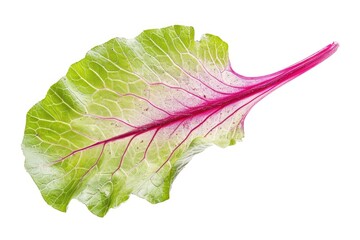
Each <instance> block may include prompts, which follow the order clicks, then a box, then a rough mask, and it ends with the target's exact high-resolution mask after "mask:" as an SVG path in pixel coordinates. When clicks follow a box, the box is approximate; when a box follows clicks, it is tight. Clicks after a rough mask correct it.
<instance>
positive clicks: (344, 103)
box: [0, 0, 360, 240]
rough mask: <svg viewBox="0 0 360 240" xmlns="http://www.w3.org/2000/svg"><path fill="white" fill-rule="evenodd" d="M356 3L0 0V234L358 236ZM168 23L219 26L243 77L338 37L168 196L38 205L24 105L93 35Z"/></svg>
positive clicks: (97, 38) (99, 39) (199, 30)
mask: <svg viewBox="0 0 360 240" xmlns="http://www.w3.org/2000/svg"><path fill="white" fill-rule="evenodd" d="M356 2H357V1H355V0H354V1H346V0H340V1H335V0H334V1H331V0H327V1H325V0H324V1H314V0H311V1H310V0H302V1H280V0H273V1H260V0H253V1H242V0H241V1H233V2H231V1H226V0H217V1H210V0H207V1H195V0H191V1H188V0H177V1H156V0H152V1H135V0H129V1H105V0H102V1H98V2H95V1H57V2H55V1H38V0H32V1H25V0H22V1H16V0H12V1H2V2H1V3H0V26H1V28H0V36H1V37H0V47H1V51H0V61H1V64H0V68H1V72H0V73H1V74H0V81H1V83H0V84H1V85H0V86H1V93H0V98H1V100H0V104H1V118H0V121H1V124H0V130H1V137H0V141H1V145H0V146H1V159H0V161H1V165H0V169H1V170H0V171H1V173H0V186H1V188H0V194H1V195H0V196H1V197H0V206H1V212H0V218H1V221H2V223H1V227H0V228H1V230H0V239H20V238H27V239H54V240H55V239H62V240H64V239H75V238H81V239H157V240H160V239H171V240H175V239H277V240H280V239H327V240H328V239H348V240H349V239H360V192H359V190H360V153H359V143H360V141H359V138H360V127H359V124H360V116H359V115H360V114H359V111H360V107H359V103H360V97H359V86H360V84H359V82H360V78H359V70H360V60H359V54H360V50H359V46H360V37H359V29H360V28H359V24H358V23H359V22H360V17H359V16H360V14H359V8H358V7H357V5H356ZM173 24H184V25H192V26H194V27H195V30H196V38H197V39H199V38H200V36H201V34H204V33H212V34H216V35H218V36H221V37H222V38H223V39H224V40H225V41H227V42H228V43H229V46H230V49H229V51H230V58H231V61H232V65H233V67H234V69H235V70H236V71H238V72H239V73H241V74H243V75H248V76H251V75H253V76H255V75H263V74H267V73H271V72H274V71H277V70H280V69H282V68H284V67H286V66H288V65H290V64H292V63H294V62H296V61H298V60H301V59H302V58H304V57H306V56H308V55H310V54H312V53H313V52H315V51H317V50H319V49H320V48H322V47H324V46H326V45H327V44H329V43H331V42H332V41H338V42H339V43H340V48H339V50H338V52H337V53H335V55H333V56H332V57H331V58H330V59H328V60H327V61H325V62H323V63H322V64H321V65H319V66H318V67H316V68H314V69H312V70H310V71H309V72H308V73H306V74H304V75H302V76H300V77H298V78H297V79H295V80H294V81H293V82H291V83H289V84H287V85H285V86H283V87H281V88H280V89H279V90H277V91H275V92H274V93H272V94H271V95H270V96H268V97H266V98H265V99H264V100H262V101H261V102H260V103H258V104H257V105H256V106H255V107H254V108H253V109H252V110H251V112H250V114H249V115H248V117H247V120H246V123H245V131H246V137H245V138H244V140H243V142H241V143H238V144H237V145H235V146H233V147H229V148H226V149H220V148H217V147H212V148H209V149H207V150H206V151H205V152H203V153H202V154H200V155H197V156H196V157H195V158H194V159H193V161H192V162H191V163H190V164H189V165H188V166H187V167H186V168H185V169H184V170H183V172H182V173H181V174H180V175H179V176H178V178H177V179H176V181H175V183H174V185H173V188H172V191H171V198H170V200H169V201H167V202H164V203H161V204H157V205H151V204H149V203H147V202H146V201H144V200H142V199H139V198H137V197H135V196H133V197H131V198H130V199H129V201H128V202H126V203H124V204H123V205H121V206H120V207H118V208H116V209H111V210H110V211H109V213H108V214H107V215H106V216H105V217H104V218H98V217H96V216H94V215H92V214H91V213H90V212H88V210H87V209H86V207H85V206H83V205H82V204H80V203H79V202H77V201H76V200H74V201H72V202H71V203H70V205H69V208H68V212H67V213H61V212H58V211H57V210H54V209H52V208H51V207H49V206H47V205H46V203H45V202H44V201H43V199H42V198H41V196H40V193H39V191H38V189H37V188H36V186H35V184H34V183H33V182H32V180H31V178H30V176H29V175H28V174H27V173H26V171H25V169H24V167H23V162H24V157H23V155H22V152H21V148H20V144H21V141H22V136H23V131H24V126H25V115H26V112H27V110H28V109H29V108H30V107H31V106H32V105H33V104H35V103H36V102H37V101H39V100H41V99H42V98H43V97H44V96H45V93H46V91H47V89H48V88H49V87H50V85H52V84H53V83H55V82H56V81H57V80H58V79H59V78H60V77H61V76H63V75H64V74H65V73H66V71H67V68H68V67H69V66H70V64H71V63H73V62H75V61H78V60H80V59H81V58H82V57H83V56H84V55H85V53H86V51H88V50H89V49H90V48H92V47H94V46H95V45H98V44H101V43H103V42H105V41H107V40H109V39H111V38H113V37H127V38H132V37H135V36H136V35H137V34H139V33H140V32H141V31H142V30H144V29H148V28H158V27H165V26H168V25H173Z"/></svg>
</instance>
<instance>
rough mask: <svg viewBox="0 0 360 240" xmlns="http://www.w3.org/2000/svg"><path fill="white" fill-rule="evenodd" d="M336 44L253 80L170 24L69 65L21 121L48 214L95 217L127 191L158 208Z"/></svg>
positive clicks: (224, 51)
mask: <svg viewBox="0 0 360 240" xmlns="http://www.w3.org/2000/svg"><path fill="white" fill-rule="evenodd" d="M337 47H338V45H337V44H336V43H333V44H330V45H328V46H326V47H325V48H324V49H322V50H320V51H319V52H317V53H315V54H314V55H312V56H310V57H309V58H306V59H304V60H303V61H301V62H299V63H297V64H294V65H292V66H290V67H288V68H285V69H284V70H281V71H278V72H276V73H273V74H270V75H266V76H261V77H245V76H242V75H239V74H237V73H235V72H234V71H233V69H232V68H231V66H230V62H229V58H228V45H227V44H226V43H225V42H224V41H222V40H221V39H220V38H219V37H217V36H214V35H210V34H206V35H204V36H203V37H202V38H201V40H200V41H195V40H194V29H193V28H192V27H187V26H171V27H166V28H162V29H152V30H146V31H144V32H142V33H141V34H140V35H139V36H137V37H136V38H134V39H124V38H114V39H111V40H110V41H108V42H106V43H104V44H102V45H100V46H97V47H95V48H93V49H91V50H90V51H89V52H88V53H87V54H86V56H85V58H84V59H82V60H80V61H79V62H77V63H74V64H73V65H71V67H70V69H69V70H68V72H67V74H66V76H64V77H63V78H61V79H60V80H59V81H58V82H57V83H55V84H54V85H53V86H51V88H50V89H49V91H48V93H47V95H46V97H45V98H44V99H43V100H42V101H40V102H38V103H37V104H36V105H35V106H33V107H32V108H31V109H30V110H29V112H28V114H27V121H26V128H25V136H24V139H23V144H22V148H23V152H24V155H25V158H26V160H25V167H26V169H27V171H28V172H29V173H30V175H31V177H32V178H33V180H34V181H35V183H36V185H37V186H38V188H39V189H40V191H41V194H42V196H43V198H44V199H45V201H46V202H47V203H48V204H49V205H51V206H52V207H54V208H56V209H58V210H60V211H66V208H67V206H68V204H69V202H70V200H71V199H72V198H76V199H78V200H79V201H81V202H83V203H84V204H86V206H87V207H88V209H89V210H90V211H91V212H92V213H94V214H96V215H97V216H104V215H105V214H106V213H107V211H108V210H109V208H113V207H116V206H118V205H119V204H121V203H122V202H124V201H126V200H127V199H128V198H129V196H130V194H135V195H137V196H139V197H141V198H145V199H146V200H148V201H149V202H151V203H158V202H162V201H164V200H167V199H168V198H169V191H170V187H171V183H172V182H173V180H174V178H175V177H176V176H177V174H178V173H179V172H180V171H181V169H182V168H183V167H184V166H185V165H186V164H187V163H188V162H189V160H190V159H191V157H192V156H193V155H194V154H197V153H199V152H201V151H202V150H203V149H204V148H206V147H207V146H209V145H211V144H215V145H218V146H221V147H226V146H229V145H233V144H235V143H236V141H238V140H240V139H241V138H242V137H243V135H244V132H243V123H244V118H245V116H246V114H247V113H248V111H249V110H250V108H251V107H252V106H253V105H254V104H255V103H256V102H258V101H259V100H260V99H261V98H263V97H264V96H265V95H267V94H268V93H269V92H271V91H273V90H274V89H276V88H277V87H279V86H281V85H282V84H284V83H286V82H288V81H290V80H291V79H293V78H294V77H296V76H298V75H300V74H301V73H303V72H305V71H306V70H308V69H310V68H312V67H313V66H315V65H316V64H318V63H320V62H321V61H323V60H324V59H326V58H327V57H328V56H330V55H331V54H332V53H333V52H334V51H335V50H336V49H337Z"/></svg>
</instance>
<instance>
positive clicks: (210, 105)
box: [53, 43, 338, 166]
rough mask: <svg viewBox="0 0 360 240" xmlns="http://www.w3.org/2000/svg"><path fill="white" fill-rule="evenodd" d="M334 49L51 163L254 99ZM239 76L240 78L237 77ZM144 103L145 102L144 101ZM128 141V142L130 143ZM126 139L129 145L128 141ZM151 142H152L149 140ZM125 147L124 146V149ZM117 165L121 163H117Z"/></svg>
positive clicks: (330, 46) (307, 67) (331, 46)
mask: <svg viewBox="0 0 360 240" xmlns="http://www.w3.org/2000/svg"><path fill="white" fill-rule="evenodd" d="M337 48H338V44H337V43H332V44H330V45H328V46H326V47H325V48H323V49H322V50H320V51H318V52H317V53H315V54H313V55H311V56H310V57H308V58H306V59H304V60H302V61H300V62H299V63H296V64H294V65H292V66H290V67H288V68H285V69H284V70H281V71H279V72H277V73H275V74H271V75H267V77H265V79H266V80H265V81H259V83H256V84H253V85H250V86H247V87H244V88H243V89H242V90H241V91H239V92H235V93H231V94H229V95H227V96H223V97H220V98H217V99H212V100H208V101H207V102H204V103H202V104H200V105H199V106H196V107H192V108H190V109H187V110H186V111H180V112H178V113H174V114H173V115H170V116H168V117H165V118H163V119H161V120H157V121H154V122H152V123H149V124H145V125H143V126H139V127H137V128H136V129H133V130H131V131H128V132H126V133H123V134H120V135H117V136H114V137H111V138H108V139H105V140H101V141H98V142H95V143H93V144H91V145H88V146H86V147H83V148H79V149H77V150H74V151H72V152H71V153H69V154H68V155H66V156H64V157H62V158H60V159H58V160H56V161H54V162H53V164H56V163H59V162H62V161H64V160H65V159H67V158H68V157H70V156H72V155H74V154H76V153H79V152H82V151H84V150H87V149H90V148H93V147H96V146H99V145H102V144H104V145H106V144H107V143H110V142H115V141H118V140H121V139H125V138H127V137H131V136H133V137H132V139H133V138H134V137H136V136H138V135H140V134H143V133H146V132H149V131H151V130H157V131H158V130H159V129H161V128H164V127H167V126H170V125H172V124H175V123H177V122H181V121H184V119H190V118H193V117H195V116H199V115H201V114H208V113H210V115H211V112H212V111H213V110H214V109H216V110H217V109H222V108H224V107H226V106H228V105H231V104H234V103H236V102H239V101H241V100H244V99H246V98H248V97H251V96H254V95H256V94H258V93H262V92H268V90H269V89H271V90H274V89H276V88H278V87H279V86H281V85H283V84H285V83H286V82H289V81H290V80H292V79H293V78H295V77H297V76H299V75H300V74H302V73H304V72H306V71H307V70H309V69H311V68H313V67H314V66H316V65H317V64H319V63H320V62H322V61H324V60H325V59H327V58H328V57H329V56H331V55H332V54H333V53H334V52H335V51H336V50H337ZM239 76H240V75H239ZM268 76H271V78H268ZM147 101H148V100H147ZM132 139H131V140H132ZM131 140H130V142H131ZM151 141H152V140H151ZM128 146H129V144H128V145H127V147H128ZM120 166H121V163H120Z"/></svg>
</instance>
